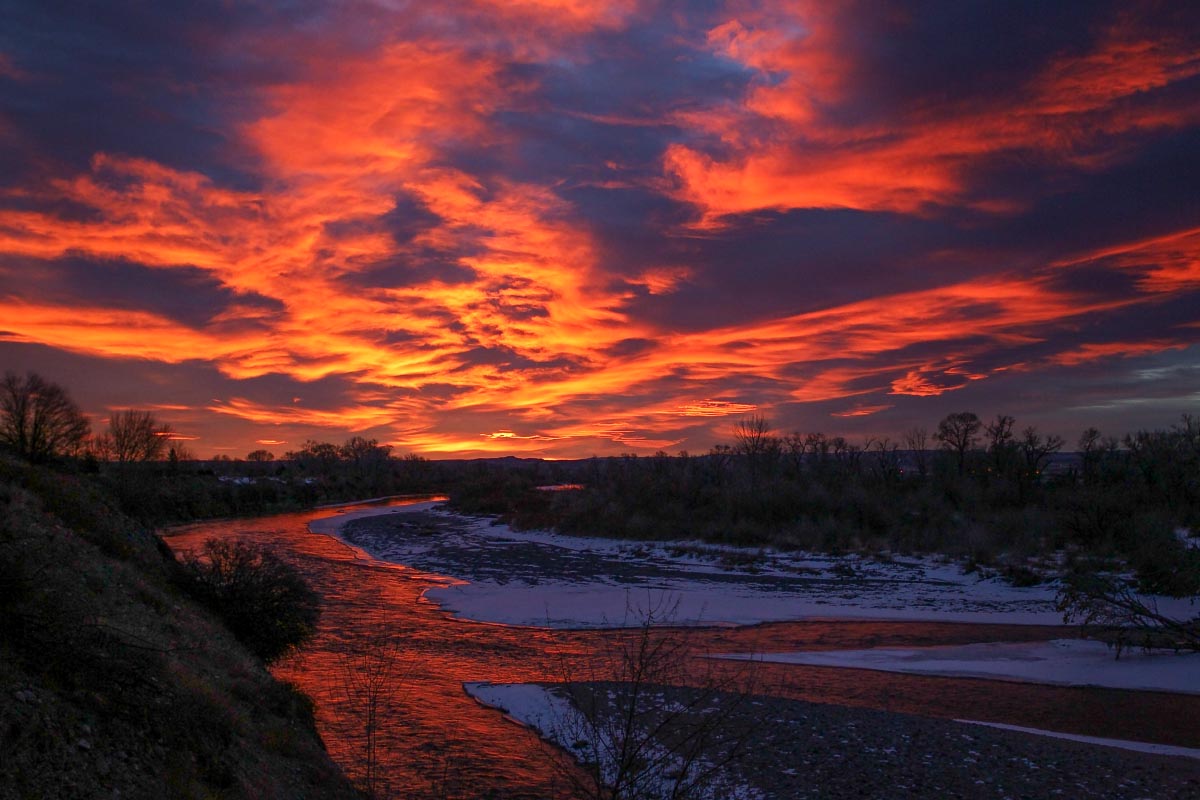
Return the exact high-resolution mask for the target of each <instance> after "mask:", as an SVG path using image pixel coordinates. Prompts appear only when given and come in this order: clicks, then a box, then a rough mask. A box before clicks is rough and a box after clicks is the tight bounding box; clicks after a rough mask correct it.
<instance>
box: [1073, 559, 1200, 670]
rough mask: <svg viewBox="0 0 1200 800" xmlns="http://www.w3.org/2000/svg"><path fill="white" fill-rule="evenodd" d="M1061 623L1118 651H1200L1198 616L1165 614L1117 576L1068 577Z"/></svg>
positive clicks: (1150, 598)
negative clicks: (1076, 627)
mask: <svg viewBox="0 0 1200 800" xmlns="http://www.w3.org/2000/svg"><path fill="white" fill-rule="evenodd" d="M1058 610H1059V611H1061V612H1063V622H1067V623H1071V622H1078V623H1079V624H1080V625H1082V626H1083V627H1084V629H1085V630H1087V631H1088V632H1089V633H1091V634H1093V635H1099V636H1101V637H1102V638H1104V639H1105V640H1106V641H1108V642H1109V643H1110V644H1112V645H1113V646H1114V647H1115V648H1116V651H1117V658H1120V657H1121V651H1122V650H1124V649H1126V648H1128V647H1137V646H1141V647H1144V648H1146V649H1151V648H1155V647H1164V648H1172V649H1174V650H1176V651H1179V650H1190V651H1200V614H1197V615H1196V616H1194V617H1192V618H1191V619H1186V618H1184V619H1180V618H1178V617H1173V616H1169V615H1168V614H1164V613H1163V612H1161V611H1160V610H1159V608H1158V605H1157V602H1156V600H1155V598H1153V597H1147V596H1145V595H1141V594H1138V593H1137V592H1135V591H1134V590H1133V589H1132V588H1131V587H1130V586H1129V584H1128V582H1127V581H1125V580H1123V579H1121V578H1120V577H1117V576H1111V575H1096V574H1083V575H1076V576H1072V577H1070V578H1069V579H1068V580H1067V581H1066V583H1065V584H1064V587H1063V590H1062V591H1061V592H1059V595H1058Z"/></svg>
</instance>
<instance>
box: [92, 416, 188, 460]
mask: <svg viewBox="0 0 1200 800" xmlns="http://www.w3.org/2000/svg"><path fill="white" fill-rule="evenodd" d="M171 433H172V430H171V426H170V425H163V424H159V422H158V420H157V419H155V417H154V414H152V413H151V412H149V411H140V410H138V409H133V408H129V409H125V410H124V411H114V412H113V413H112V414H111V415H110V416H109V418H108V442H107V448H106V449H107V451H108V453H109V455H110V458H111V460H113V461H116V462H117V463H118V464H132V463H137V462H140V461H157V460H158V459H161V458H162V457H163V456H164V455H165V454H166V452H167V448H168V447H169V444H168V442H169V440H170V436H171Z"/></svg>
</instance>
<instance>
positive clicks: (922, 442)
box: [904, 426, 929, 478]
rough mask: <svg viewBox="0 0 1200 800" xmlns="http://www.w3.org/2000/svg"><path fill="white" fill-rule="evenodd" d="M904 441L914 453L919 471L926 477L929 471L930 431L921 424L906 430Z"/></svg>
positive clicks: (914, 459)
mask: <svg viewBox="0 0 1200 800" xmlns="http://www.w3.org/2000/svg"><path fill="white" fill-rule="evenodd" d="M904 443H905V445H907V446H908V449H909V451H910V452H911V453H912V457H913V461H914V462H915V463H916V465H917V473H918V474H919V475H920V476H921V477H922V478H924V477H925V475H926V474H927V473H928V472H929V432H928V431H926V430H925V429H924V428H922V427H920V426H914V427H912V428H909V429H908V430H907V431H905V432H904Z"/></svg>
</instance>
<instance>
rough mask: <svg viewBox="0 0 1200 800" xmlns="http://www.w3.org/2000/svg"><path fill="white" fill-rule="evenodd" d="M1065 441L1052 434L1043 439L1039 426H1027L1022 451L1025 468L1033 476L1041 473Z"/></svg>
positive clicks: (1023, 435)
mask: <svg viewBox="0 0 1200 800" xmlns="http://www.w3.org/2000/svg"><path fill="white" fill-rule="evenodd" d="M1093 430H1094V429H1093ZM1065 443H1066V442H1065V441H1064V439H1063V438H1062V437H1061V436H1054V435H1050V436H1047V437H1046V438H1044V439H1043V438H1042V436H1041V434H1039V433H1038V432H1037V428H1035V427H1033V426H1032V425H1030V426H1029V427H1028V428H1026V429H1025V430H1024V431H1023V432H1022V434H1021V452H1022V453H1023V454H1024V456H1025V468H1026V470H1028V471H1029V474H1030V475H1031V476H1033V477H1036V476H1038V475H1040V474H1041V472H1042V470H1043V469H1044V468H1045V466H1046V461H1047V460H1048V459H1049V458H1050V456H1051V455H1053V454H1054V453H1057V452H1058V451H1059V450H1061V449H1062V446H1063V445H1064V444H1065Z"/></svg>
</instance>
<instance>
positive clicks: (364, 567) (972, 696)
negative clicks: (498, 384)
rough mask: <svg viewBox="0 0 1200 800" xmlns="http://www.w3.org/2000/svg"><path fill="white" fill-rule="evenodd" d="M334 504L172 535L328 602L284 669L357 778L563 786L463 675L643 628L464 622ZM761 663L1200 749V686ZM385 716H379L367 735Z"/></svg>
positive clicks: (787, 647) (899, 636)
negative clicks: (313, 632)
mask: <svg viewBox="0 0 1200 800" xmlns="http://www.w3.org/2000/svg"><path fill="white" fill-rule="evenodd" d="M421 499H422V500H424V499H428V498H421ZM413 502H416V501H413ZM333 513H336V511H335V510H334V509H324V510H317V511H311V512H304V513H294V514H282V515H278V516H273V517H262V518H258V519H250V520H222V521H215V522H206V523H200V524H196V525H191V526H186V527H182V528H177V529H174V530H172V531H169V532H167V534H166V539H167V542H168V543H169V544H170V545H171V546H172V548H174V549H175V550H177V551H181V550H190V549H194V548H197V547H199V545H200V544H202V543H203V542H204V541H205V540H207V539H210V538H246V539H251V540H254V541H256V542H259V543H261V544H264V545H266V546H268V547H269V548H271V549H272V550H273V551H275V552H276V553H277V554H279V555H280V556H281V557H283V558H284V559H286V560H288V561H290V562H291V563H293V564H295V565H296V566H298V567H299V568H300V569H301V570H303V572H304V574H305V575H306V576H307V577H308V579H309V581H310V582H311V583H312V585H313V587H314V588H315V589H316V590H317V591H318V592H320V594H321V595H322V597H323V599H324V605H323V611H322V616H321V621H320V625H319V631H318V634H317V636H316V638H315V640H314V641H313V642H312V643H310V644H309V645H308V646H307V647H306V648H305V650H304V651H303V652H302V653H300V654H298V655H296V656H294V657H291V658H289V659H288V660H286V661H285V662H284V663H281V664H279V665H277V666H276V667H275V668H274V671H275V673H276V674H277V675H278V676H279V677H281V678H284V679H286V680H290V681H293V682H294V683H296V684H297V685H298V686H299V687H300V688H301V689H303V690H304V691H305V692H306V693H308V694H309V695H310V696H311V697H313V698H314V700H315V701H316V703H317V721H318V726H319V728H320V731H321V734H322V737H323V738H324V740H325V742H326V745H327V746H328V748H329V750H330V753H331V755H332V756H333V757H334V759H335V760H336V761H338V762H339V763H340V764H342V766H343V767H344V768H345V769H346V770H347V772H349V773H350V774H351V775H352V776H356V777H358V778H359V779H360V780H362V779H364V778H365V777H366V775H365V765H368V764H369V765H373V766H374V768H373V770H372V772H371V775H370V777H371V779H372V780H373V781H374V782H375V786H376V788H377V789H379V790H381V791H380V793H381V794H389V795H392V796H404V797H418V798H459V797H462V798H466V797H472V798H474V797H493V798H535V797H555V796H561V795H562V789H561V788H560V787H561V785H562V780H561V777H560V775H559V773H558V769H560V768H556V767H555V764H556V763H559V759H555V758H554V757H553V756H552V751H551V750H550V749H549V745H547V744H545V743H544V742H542V741H540V740H539V739H538V737H537V736H536V735H535V734H534V733H532V732H530V731H529V730H527V729H525V728H523V727H521V726H519V725H517V724H515V723H513V722H512V721H510V720H508V719H507V718H505V717H504V715H503V714H501V713H500V712H498V711H496V710H494V709H489V708H485V707H483V706H481V705H479V704H478V703H476V702H475V701H474V700H472V699H471V698H470V697H469V696H468V695H467V694H466V693H465V692H464V691H463V689H462V685H463V683H464V682H475V681H491V682H496V683H515V682H529V681H549V682H554V681H561V680H563V679H564V677H565V676H568V675H580V674H585V673H586V674H588V675H589V676H590V675H595V674H596V669H597V666H596V665H598V664H599V665H603V664H606V663H609V662H608V661H607V660H606V659H605V654H606V653H608V652H611V651H612V650H613V648H614V647H615V646H617V645H619V644H620V643H621V642H622V641H625V642H628V640H629V637H630V636H631V635H633V634H631V633H630V632H628V631H619V630H586V631H566V630H550V629H545V628H529V627H512V626H505V625H496V624H487V623H478V622H471V621H468V620H462V619H456V618H453V617H451V616H450V615H448V614H447V613H445V612H443V611H442V610H441V609H440V608H439V607H438V606H437V605H435V604H433V603H431V602H429V601H427V600H425V599H424V598H423V597H422V593H423V592H424V591H425V590H427V589H429V588H431V587H435V586H444V585H446V584H447V581H448V580H449V579H448V578H446V577H445V576H440V575H435V574H431V573H427V572H422V571H419V570H416V569H412V568H409V567H406V566H404V565H401V564H391V563H387V562H384V561H380V560H377V559H375V558H372V557H371V556H369V555H368V554H367V553H365V552H363V551H362V550H359V549H357V548H354V547H352V546H350V545H348V544H346V543H344V542H342V541H340V540H338V539H336V538H334V537H331V536H327V535H323V534H315V533H312V532H310V531H309V529H308V523H309V522H311V521H312V520H314V519H317V518H320V517H327V516H330V515H331V514H333ZM664 635H666V634H664ZM686 635H687V637H688V639H687V646H688V647H689V648H690V649H691V650H693V651H695V652H696V653H697V654H701V653H704V652H713V653H720V652H754V651H758V652H763V651H792V650H800V649H809V650H818V649H853V648H864V647H905V646H923V645H942V644H946V645H949V644H967V643H972V642H985V641H988V642H998V641H1032V640H1048V639H1053V638H1062V637H1064V636H1070V635H1072V633H1071V632H1070V631H1066V630H1064V629H1061V628H1055V627H1049V626H1014V625H978V624H961V623H912V622H863V621H836V620H834V621H830V620H821V621H811V622H787V623H771V624H765V625H757V626H748V627H742V628H706V629H699V630H696V629H692V630H689V631H688V632H687V634H686ZM701 662H703V664H704V665H705V669H711V668H712V667H711V665H712V664H713V662H712V661H711V660H708V659H701V658H699V657H697V658H696V663H698V664H699V663H701ZM600 668H601V669H602V668H603V667H600ZM717 668H718V669H741V668H742V667H741V666H739V665H734V664H729V665H725V666H719V667H717ZM755 669H756V675H755V686H756V691H758V692H760V693H764V694H770V695H774V696H780V697H788V698H793V699H801V700H810V701H815V702H821V703H832V704H838V705H845V706H859V707H868V708H875V709H883V710H890V711H899V712H906V713H913V714H920V715H925V716H931V717H941V718H951V719H960V718H967V719H975V720H982V721H990V722H1004V723H1009V724H1014V725H1022V726H1027V727H1033V728H1043V729H1051V730H1057V731H1063V732H1067V733H1081V734H1088V735H1093V736H1103V737H1111V738H1119V739H1135V740H1140V741H1151V742H1161V743H1166V744H1176V745H1183V746H1188V747H1200V725H1197V724H1196V720H1198V719H1200V697H1196V696H1185V695H1171V694H1160V693H1154V692H1127V691H1120V690H1109V689H1097V688H1065V687H1052V686H1042V685H1035V684H1028V683H1015V682H1007V681H994V680H972V679H960V678H944V677H928V676H916V675H903V674H897V673H885V672H873V671H865V670H854V669H837V668H825V667H804V666H795V665H786V664H762V665H760V666H757V667H756V668H755ZM372 709H373V710H374V713H372ZM372 721H377V723H378V724H377V725H376V726H374V727H373V728H372V730H373V731H374V733H373V735H371V736H368V735H367V730H368V726H370V725H371V723H372ZM372 753H373V756H372Z"/></svg>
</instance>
